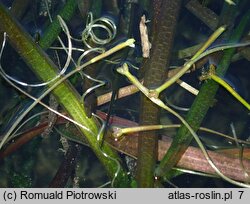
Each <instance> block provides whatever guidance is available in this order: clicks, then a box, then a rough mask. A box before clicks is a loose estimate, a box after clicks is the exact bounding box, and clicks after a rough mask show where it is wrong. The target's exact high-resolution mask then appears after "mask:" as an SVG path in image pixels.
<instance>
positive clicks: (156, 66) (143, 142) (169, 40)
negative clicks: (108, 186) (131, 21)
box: [137, 0, 181, 187]
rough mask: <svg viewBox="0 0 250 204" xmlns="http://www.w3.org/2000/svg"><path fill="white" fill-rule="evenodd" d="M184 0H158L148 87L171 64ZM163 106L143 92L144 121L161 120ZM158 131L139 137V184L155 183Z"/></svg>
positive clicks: (159, 79)
mask: <svg viewBox="0 0 250 204" xmlns="http://www.w3.org/2000/svg"><path fill="white" fill-rule="evenodd" d="M180 5H181V0H166V1H160V0H154V1H153V7H154V19H153V31H152V34H153V40H152V52H151V56H150V58H149V59H148V60H147V61H146V62H145V64H144V65H143V67H142V70H145V74H144V85H145V86H146V87H147V88H152V87H157V86H159V85H161V84H162V83H163V81H164V79H165V77H164V76H165V75H166V72H167V70H166V69H165V67H168V66H169V60H170V53H171V50H172V44H173V40H174V36H175V32H174V31H175V27H176V23H177V18H178V15H179V9H180ZM158 123H159V108H158V107H157V106H156V105H154V104H153V103H152V102H151V101H149V99H147V98H146V97H145V96H142V100H141V111H140V124H141V125H149V124H158ZM156 135H157V133H156V132H143V133H141V134H140V137H139V146H138V168H137V181H138V186H139V187H153V186H154V168H155V163H156V155H157V136H156Z"/></svg>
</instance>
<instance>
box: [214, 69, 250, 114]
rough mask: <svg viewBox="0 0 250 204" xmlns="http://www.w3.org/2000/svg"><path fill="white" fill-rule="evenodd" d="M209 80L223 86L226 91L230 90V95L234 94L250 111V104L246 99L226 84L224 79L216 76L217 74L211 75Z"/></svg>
mask: <svg viewBox="0 0 250 204" xmlns="http://www.w3.org/2000/svg"><path fill="white" fill-rule="evenodd" d="M209 78H211V79H213V80H214V81H216V82H217V83H218V84H220V85H221V86H223V87H224V88H225V89H226V90H228V91H229V92H230V94H232V96H234V97H235V98H236V99H237V100H238V101H239V102H240V103H242V104H243V105H244V106H245V107H246V108H247V109H248V110H250V104H249V103H248V102H247V101H246V100H245V99H244V98H242V97H241V96H240V95H239V94H238V93H237V92H236V91H235V90H234V89H233V88H232V87H231V86H230V85H229V84H228V83H226V82H225V81H224V80H223V79H222V78H220V77H219V76H217V75H215V74H211V75H209Z"/></svg>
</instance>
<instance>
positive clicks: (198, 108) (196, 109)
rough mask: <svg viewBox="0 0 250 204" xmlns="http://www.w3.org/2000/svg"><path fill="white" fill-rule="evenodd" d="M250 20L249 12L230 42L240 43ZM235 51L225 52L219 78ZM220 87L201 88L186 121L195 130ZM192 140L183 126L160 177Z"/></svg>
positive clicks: (219, 69) (169, 168) (165, 158)
mask: <svg viewBox="0 0 250 204" xmlns="http://www.w3.org/2000/svg"><path fill="white" fill-rule="evenodd" d="M249 20H250V11H248V12H247V13H246V14H245V16H244V17H243V18H242V20H241V22H240V24H239V25H238V26H237V28H236V30H235V31H234V32H233V35H232V37H231V38H230V42H237V41H239V39H240V37H241V35H242V34H243V32H244V29H245V28H246V26H247V25H248V23H249ZM234 51H235V49H234V48H232V49H228V50H226V51H224V55H223V58H222V60H221V62H220V63H219V65H218V68H217V70H216V72H217V74H218V75H219V76H223V75H224V74H225V72H226V71H227V69H228V67H229V64H230V60H231V58H232V56H233V54H234ZM218 87H219V85H218V84H217V83H216V82H214V81H212V80H210V81H208V82H206V83H204V84H203V86H202V87H201V89H200V91H199V94H198V96H197V97H196V99H195V101H194V103H193V104H192V107H191V109H190V111H189V112H188V114H187V117H186V121H187V122H188V123H189V124H190V126H191V127H192V128H193V130H195V131H196V130H197V129H198V128H199V127H200V124H201V122H202V120H203V118H204V117H205V115H206V113H207V111H208V109H209V107H211V105H212V104H213V101H214V96H215V94H216V91H217V89H218ZM191 140H192V136H191V135H190V133H189V130H188V129H187V128H186V127H185V126H182V127H181V128H180V129H179V130H178V133H177V135H176V136H175V139H174V141H173V142H172V144H171V147H170V149H169V150H168V153H167V154H166V155H165V156H164V158H163V159H162V161H161V163H160V165H159V166H158V167H157V169H156V173H157V175H159V176H164V175H165V174H167V172H169V171H170V170H171V169H172V168H173V166H174V165H175V164H176V163H177V162H178V161H179V160H180V158H181V156H182V155H183V153H184V152H185V150H186V149H187V147H188V145H189V144H190V142H191Z"/></svg>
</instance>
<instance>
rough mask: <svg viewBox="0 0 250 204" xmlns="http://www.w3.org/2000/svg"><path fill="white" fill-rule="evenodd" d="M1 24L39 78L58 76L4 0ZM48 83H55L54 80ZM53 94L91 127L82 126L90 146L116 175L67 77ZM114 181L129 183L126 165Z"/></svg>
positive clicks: (112, 164) (76, 116) (93, 126)
mask: <svg viewBox="0 0 250 204" xmlns="http://www.w3.org/2000/svg"><path fill="white" fill-rule="evenodd" d="M0 25H1V26H0V28H1V30H2V31H4V32H6V33H7V35H8V39H9V41H10V43H11V45H12V46H13V47H14V48H15V49H16V51H17V52H18V53H19V54H20V56H21V57H22V58H23V59H24V60H25V61H26V63H27V64H28V65H29V66H30V67H31V69H32V70H33V71H34V73H36V75H37V76H38V77H39V78H41V79H42V80H43V81H48V80H50V79H51V78H54V77H55V76H57V74H58V70H57V67H56V65H54V63H53V62H52V61H51V60H50V58H49V57H48V56H47V55H46V54H45V53H44V52H43V50H42V49H41V48H40V47H39V46H38V45H37V44H35V43H34V42H33V40H32V38H31V37H30V36H29V35H28V34H27V33H26V32H25V31H24V30H23V29H22V27H21V26H20V25H19V24H17V23H16V22H15V20H14V19H13V18H12V16H11V15H10V14H9V13H8V11H7V10H6V9H5V8H4V6H3V5H2V4H0ZM44 46H45V45H44ZM49 86H50V87H51V86H53V83H51V84H50V85H49ZM53 94H54V95H55V97H56V98H57V100H58V102H59V103H60V105H62V106H63V107H64V108H65V110H66V111H67V112H68V114H69V115H70V116H71V117H72V119H74V120H75V121H76V122H78V123H80V124H83V125H84V126H86V127H87V128H89V129H90V131H87V130H86V129H83V128H79V129H80V131H81V132H82V133H83V134H84V135H85V136H86V138H87V140H88V142H89V145H90V147H91V148H92V150H93V151H94V152H95V154H96V156H97V157H98V159H99V160H100V161H101V163H102V164H103V165H104V167H105V169H106V170H107V174H108V175H109V176H110V177H111V178H113V177H114V176H115V173H116V170H117V164H116V163H115V162H114V161H112V160H110V159H108V158H107V157H105V156H104V155H103V153H102V152H101V151H100V148H99V144H98V143H97V140H96V137H95V136H93V135H92V134H91V132H93V133H94V134H96V135H97V133H98V127H97V125H96V122H95V120H94V119H93V118H88V117H87V116H86V113H85V109H84V106H83V105H82V104H81V102H80V96H79V94H78V93H77V92H76V91H75V89H74V88H73V87H72V86H71V85H70V83H69V82H68V81H64V82H62V83H61V84H59V85H58V86H57V87H56V88H55V89H54V90H53ZM103 151H104V152H105V153H106V154H108V155H109V156H110V157H112V158H115V159H117V160H119V157H118V155H117V154H116V153H115V152H114V151H113V150H112V149H110V147H108V146H107V145H104V147H103ZM115 184H116V185H117V186H128V177H127V175H126V172H125V171H124V170H123V169H121V171H120V172H119V174H118V176H117V179H116V182H115Z"/></svg>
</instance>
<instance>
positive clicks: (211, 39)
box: [155, 26, 226, 95]
mask: <svg viewBox="0 0 250 204" xmlns="http://www.w3.org/2000/svg"><path fill="white" fill-rule="evenodd" d="M225 29H226V27H225V26H221V27H219V28H218V29H217V30H216V31H215V32H214V33H213V34H212V35H211V36H210V37H209V38H208V40H207V41H206V42H205V43H204V45H203V46H202V47H201V48H200V49H199V50H198V51H197V52H196V54H195V55H194V56H193V57H192V58H191V60H190V61H189V62H192V61H193V60H195V59H197V58H198V57H199V56H200V55H201V53H203V52H204V51H205V50H206V49H207V48H208V47H209V46H210V45H211V44H212V43H213V42H214V41H215V40H216V39H217V38H218V37H219V36H220V35H221V34H222V33H223V32H224V31H225ZM189 62H188V63H186V64H185V65H184V66H183V68H182V69H181V70H180V71H179V72H178V73H177V74H176V75H174V76H173V77H171V78H170V79H168V81H166V82H165V83H164V84H162V85H161V86H159V87H158V88H156V89H155V92H156V93H157V94H158V95H159V94H160V93H161V92H162V91H164V90H165V89H166V88H168V87H169V86H171V85H172V84H173V83H175V82H176V80H177V79H179V78H180V77H181V76H183V75H184V74H185V73H186V72H187V71H188V70H189V69H190V68H191V66H190V63H189ZM192 64H193V63H192Z"/></svg>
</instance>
